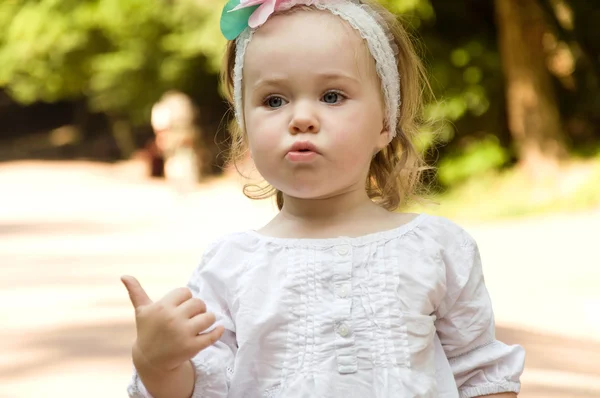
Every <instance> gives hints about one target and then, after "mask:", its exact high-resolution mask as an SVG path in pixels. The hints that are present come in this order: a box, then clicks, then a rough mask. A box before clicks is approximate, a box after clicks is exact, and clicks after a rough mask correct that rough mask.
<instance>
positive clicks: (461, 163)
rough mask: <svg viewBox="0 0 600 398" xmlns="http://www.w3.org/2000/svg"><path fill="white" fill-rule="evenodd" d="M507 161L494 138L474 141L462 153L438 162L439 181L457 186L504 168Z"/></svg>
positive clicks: (503, 150)
mask: <svg viewBox="0 0 600 398" xmlns="http://www.w3.org/2000/svg"><path fill="white" fill-rule="evenodd" d="M508 160H509V154H508V152H507V151H506V150H505V149H504V148H502V147H501V146H500V144H499V142H498V139H497V138H496V137H495V136H487V137H486V138H485V139H483V140H479V141H474V142H472V143H470V144H469V145H467V146H466V147H465V148H464V149H463V150H462V151H460V152H458V151H457V152H455V153H451V154H448V155H446V157H444V159H442V161H441V162H440V165H439V167H440V170H439V174H438V176H439V179H440V182H441V183H442V184H444V185H446V186H453V185H458V184H460V183H462V182H465V181H467V180H469V179H471V178H474V177H480V176H484V175H486V174H487V173H489V172H490V171H493V170H497V169H499V168H501V167H502V166H504V165H505V164H506V163H507V162H508Z"/></svg>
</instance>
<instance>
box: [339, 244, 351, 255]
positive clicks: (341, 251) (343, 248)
mask: <svg viewBox="0 0 600 398" xmlns="http://www.w3.org/2000/svg"><path fill="white" fill-rule="evenodd" d="M337 252H338V254H339V255H340V256H345V255H346V254H348V253H349V252H350V248H349V247H348V245H343V246H338V248H337Z"/></svg>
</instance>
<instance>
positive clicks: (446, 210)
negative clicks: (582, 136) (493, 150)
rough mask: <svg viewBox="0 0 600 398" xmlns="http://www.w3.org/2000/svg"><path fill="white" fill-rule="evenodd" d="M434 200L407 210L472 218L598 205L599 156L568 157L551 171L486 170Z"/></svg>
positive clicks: (513, 216) (502, 217) (566, 209)
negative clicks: (548, 173) (541, 175)
mask: <svg viewBox="0 0 600 398" xmlns="http://www.w3.org/2000/svg"><path fill="white" fill-rule="evenodd" d="M432 199H433V201H435V202H438V203H439V204H437V205H435V204H431V205H429V204H428V205H417V206H413V207H412V208H411V209H410V211H414V212H426V213H429V214H436V215H441V216H445V217H449V218H457V219H462V220H476V221H493V220H499V219H507V218H516V217H525V216H533V215H540V214H548V213H565V212H573V211H583V210H590V209H598V208H600V156H599V157H596V158H595V159H593V160H587V161H572V162H570V163H569V164H567V165H564V166H561V168H560V170H558V172H557V173H555V174H553V175H552V177H545V178H537V179H535V180H532V178H531V177H530V176H528V175H526V174H525V173H524V172H523V171H522V170H521V169H519V168H514V169H510V170H506V171H502V172H490V173H487V174H485V175H483V176H480V177H477V178H473V179H471V180H470V181H468V182H466V183H464V184H462V185H460V186H458V187H456V188H453V189H451V190H449V191H447V192H444V193H442V194H439V195H437V196H434V197H433V198H432Z"/></svg>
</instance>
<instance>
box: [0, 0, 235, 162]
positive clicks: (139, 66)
mask: <svg viewBox="0 0 600 398" xmlns="http://www.w3.org/2000/svg"><path fill="white" fill-rule="evenodd" d="M217 13H218V7H215V6H214V2H209V1H196V0H178V1H176V2H170V1H146V0H127V1H122V0H82V1H79V0H77V1H76V0H39V1H28V0H14V1H4V2H1V3H0V24H2V26H3V29H2V30H0V64H1V65H2V68H1V69H0V87H5V89H6V90H7V92H8V93H9V94H10V95H11V96H12V97H13V98H14V99H16V100H17V101H19V102H21V103H24V104H30V103H33V102H36V101H46V102H55V101H59V100H65V99H79V98H83V99H85V100H86V101H87V104H88V106H89V108H90V109H91V110H92V111H97V112H103V113H105V114H106V115H108V116H109V118H110V119H111V121H112V124H113V132H114V133H115V138H116V140H117V143H118V144H119V147H120V148H121V151H122V154H123V156H128V155H130V154H131V152H132V151H133V149H134V146H135V145H134V142H133V137H132V136H131V133H130V126H131V124H144V123H148V115H149V112H150V109H151V107H152V104H153V103H154V102H155V101H156V100H157V99H158V98H159V97H160V96H161V95H162V94H163V93H164V92H165V91H166V90H169V89H179V90H182V91H184V92H189V91H195V92H193V93H190V94H191V95H192V96H194V97H198V96H199V91H200V92H201V91H204V92H203V93H202V94H203V95H204V96H206V97H208V98H212V99H214V98H215V97H217V98H218V95H216V94H218V91H216V88H215V84H214V82H215V80H216V78H217V77H216V76H217V73H218V67H219V61H218V60H219V58H220V56H221V53H222V51H223V47H224V39H220V36H219V35H218V34H217V33H218V29H217V26H216V24H217V23H218V17H217ZM204 86H206V87H204ZM211 90H212V92H211ZM206 91H208V92H206ZM194 94H195V95H194Z"/></svg>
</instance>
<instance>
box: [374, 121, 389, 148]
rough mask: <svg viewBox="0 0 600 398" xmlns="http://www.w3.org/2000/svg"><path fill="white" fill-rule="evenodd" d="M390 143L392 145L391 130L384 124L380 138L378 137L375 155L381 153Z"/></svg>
mask: <svg viewBox="0 0 600 398" xmlns="http://www.w3.org/2000/svg"><path fill="white" fill-rule="evenodd" d="M389 143H390V130H389V128H388V127H387V126H386V125H385V124H384V125H383V129H382V130H381V132H380V133H379V136H378V137H377V141H376V142H375V154H376V153H378V152H379V151H381V150H382V149H383V148H385V147H386V146H388V144H389Z"/></svg>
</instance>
